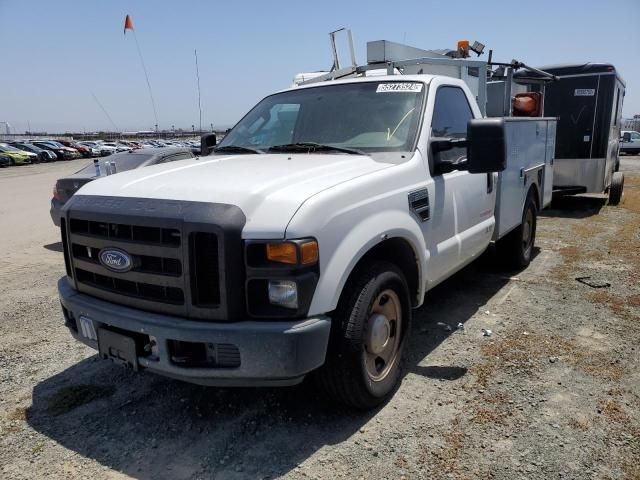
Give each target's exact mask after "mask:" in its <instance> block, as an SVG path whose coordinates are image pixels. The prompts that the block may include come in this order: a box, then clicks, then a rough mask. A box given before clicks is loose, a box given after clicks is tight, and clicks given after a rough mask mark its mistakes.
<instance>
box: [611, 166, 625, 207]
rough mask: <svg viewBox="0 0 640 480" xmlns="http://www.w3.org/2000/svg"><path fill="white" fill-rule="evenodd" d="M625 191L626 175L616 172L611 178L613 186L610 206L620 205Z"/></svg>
mask: <svg viewBox="0 0 640 480" xmlns="http://www.w3.org/2000/svg"><path fill="white" fill-rule="evenodd" d="M623 190H624V173H622V172H615V173H614V174H613V177H612V178H611V186H610V187H609V205H618V204H619V203H620V200H622V191H623Z"/></svg>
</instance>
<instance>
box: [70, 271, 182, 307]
mask: <svg viewBox="0 0 640 480" xmlns="http://www.w3.org/2000/svg"><path fill="white" fill-rule="evenodd" d="M76 279H77V281H78V282H79V283H84V284H86V285H89V286H91V287H95V288H99V289H101V290H107V291H109V292H113V293H117V294H120V295H126V296H127V297H132V298H140V299H142V300H148V301H152V302H161V303H169V304H174V305H182V304H184V292H183V291H182V289H180V288H176V287H164V286H161V285H153V284H149V283H141V282H132V281H131V280H124V279H122V278H116V277H111V276H108V275H101V274H99V273H94V272H89V271H87V270H83V269H81V268H76Z"/></svg>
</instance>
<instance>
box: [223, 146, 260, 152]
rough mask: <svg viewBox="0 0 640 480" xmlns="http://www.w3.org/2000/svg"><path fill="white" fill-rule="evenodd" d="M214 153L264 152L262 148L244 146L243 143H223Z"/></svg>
mask: <svg viewBox="0 0 640 480" xmlns="http://www.w3.org/2000/svg"><path fill="white" fill-rule="evenodd" d="M213 151H214V153H218V152H227V153H264V152H263V151H262V150H258V149H257V148H251V147H243V146H242V145H223V146H222V147H217V148H214V149H213Z"/></svg>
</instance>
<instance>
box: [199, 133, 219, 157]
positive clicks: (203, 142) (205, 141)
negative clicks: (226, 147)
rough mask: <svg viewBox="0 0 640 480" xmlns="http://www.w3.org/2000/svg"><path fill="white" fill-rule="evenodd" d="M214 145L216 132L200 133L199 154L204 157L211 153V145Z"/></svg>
mask: <svg viewBox="0 0 640 480" xmlns="http://www.w3.org/2000/svg"><path fill="white" fill-rule="evenodd" d="M215 146H216V134H215V133H207V134H206V135H202V136H201V137H200V156H201V157H206V156H207V155H209V154H210V153H211V150H213V147H215Z"/></svg>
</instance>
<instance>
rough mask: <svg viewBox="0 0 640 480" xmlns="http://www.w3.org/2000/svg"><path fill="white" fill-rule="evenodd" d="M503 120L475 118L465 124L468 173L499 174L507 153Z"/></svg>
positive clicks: (503, 166)
mask: <svg viewBox="0 0 640 480" xmlns="http://www.w3.org/2000/svg"><path fill="white" fill-rule="evenodd" d="M506 150H507V149H506V141H505V132H504V120H503V119H501V118H476V119H472V120H469V123H468V124H467V162H466V163H467V164H466V167H467V170H469V173H490V172H501V171H503V170H504V169H505V168H506V160H507V152H506Z"/></svg>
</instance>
